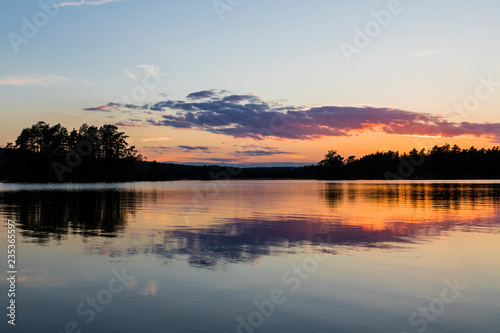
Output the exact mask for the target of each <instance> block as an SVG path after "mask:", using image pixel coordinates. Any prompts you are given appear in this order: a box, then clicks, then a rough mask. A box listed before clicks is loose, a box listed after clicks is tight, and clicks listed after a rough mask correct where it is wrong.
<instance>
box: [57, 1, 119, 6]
mask: <svg viewBox="0 0 500 333" xmlns="http://www.w3.org/2000/svg"><path fill="white" fill-rule="evenodd" d="M118 1H121V0H94V1H86V0H82V1H66V2H60V3H58V4H56V5H54V7H68V6H86V5H87V6H99V5H104V4H107V3H110V2H118Z"/></svg>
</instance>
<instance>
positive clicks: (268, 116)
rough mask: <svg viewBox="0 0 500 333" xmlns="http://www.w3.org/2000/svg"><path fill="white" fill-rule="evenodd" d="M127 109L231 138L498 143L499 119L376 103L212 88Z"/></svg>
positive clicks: (147, 121)
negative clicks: (374, 135) (313, 102)
mask: <svg viewBox="0 0 500 333" xmlns="http://www.w3.org/2000/svg"><path fill="white" fill-rule="evenodd" d="M124 107H125V106H124ZM126 107H127V108H140V109H141V110H150V111H154V112H155V113H157V115H156V116H153V117H152V118H145V119H144V124H145V125H155V126H164V127H170V128H178V129H195V130H200V131H206V132H210V133H215V134H221V135H227V136H232V137H235V138H253V139H258V140H261V139H265V138H275V139H293V140H314V139H318V138H322V137H335V136H351V135H357V134H359V133H363V132H378V133H385V134H394V135H418V136H435V137H444V138H453V137H457V136H464V135H471V136H475V137H489V138H491V139H493V140H496V141H497V142H500V123H470V122H452V121H450V120H448V119H447V117H446V116H443V115H435V114H430V113H423V112H411V111H407V110H402V109H395V108H384V107H375V106H359V107H354V106H333V105H325V106H310V107H307V106H306V107H299V106H287V105H283V104H281V103H278V102H267V101H263V100H261V99H260V98H259V97H256V96H253V95H232V94H228V92H227V91H217V90H205V91H199V92H195V93H191V94H189V95H188V96H187V100H184V101H182V100H181V101H173V100H166V101H161V102H157V103H155V104H147V105H143V106H139V105H128V106H126ZM90 109H92V108H89V109H88V110H90ZM134 118H137V116H135V117H134ZM249 150H261V149H249Z"/></svg>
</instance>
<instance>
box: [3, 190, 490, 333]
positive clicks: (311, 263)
mask: <svg viewBox="0 0 500 333" xmlns="http://www.w3.org/2000/svg"><path fill="white" fill-rule="evenodd" d="M0 220H1V221H2V224H1V226H2V227H1V235H2V238H0V241H1V244H2V246H1V248H2V250H1V252H0V260H1V262H2V266H1V267H2V271H1V272H0V277H1V282H0V288H1V290H2V291H1V293H2V295H4V296H3V298H2V299H3V300H4V301H2V304H3V305H2V308H3V309H4V310H3V313H2V317H3V318H4V320H3V321H2V323H1V324H0V325H1V326H0V327H2V330H4V328H6V327H7V326H10V325H8V324H7V320H8V317H6V313H7V311H8V310H7V309H6V307H7V306H9V304H8V301H7V296H6V295H7V291H8V289H9V286H10V284H9V283H10V282H9V281H7V278H8V277H9V275H8V274H7V268H6V265H5V264H6V263H7V244H8V243H7V238H6V235H7V225H8V223H7V221H8V220H13V221H15V222H16V229H15V230H16V269H17V271H18V273H17V276H16V286H15V288H16V291H15V294H16V295H15V305H16V321H15V323H16V327H15V331H17V332H52V333H56V332H57V333H59V332H104V333H105V332H221V333H224V332H245V333H249V332H288V333H290V332H342V333H348V332H363V333H364V332H371V333H373V332H383V333H388V332H394V333H401V332H408V333H410V332H424V331H425V332H429V333H431V332H454V333H458V332H464V333H465V332H467V333H470V332H498V328H499V327H500V260H499V259H498V254H499V253H500V182H499V181H406V182H404V181H401V182H398V181H394V182H384V181H353V182H322V181H276V180H273V181H271V180H269V181H268V180H260V181H221V182H197V181H182V182H158V183H124V184H49V185H35V184H0Z"/></svg>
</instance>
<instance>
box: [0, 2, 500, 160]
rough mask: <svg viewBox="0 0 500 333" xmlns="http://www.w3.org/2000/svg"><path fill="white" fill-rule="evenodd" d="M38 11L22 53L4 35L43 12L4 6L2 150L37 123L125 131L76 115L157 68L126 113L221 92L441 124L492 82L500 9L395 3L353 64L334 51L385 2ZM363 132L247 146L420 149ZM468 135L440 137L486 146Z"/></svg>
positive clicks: (186, 135)
mask: <svg viewBox="0 0 500 333" xmlns="http://www.w3.org/2000/svg"><path fill="white" fill-rule="evenodd" d="M41 2H42V3H47V4H51V5H53V4H58V5H59V7H57V8H55V9H54V8H52V10H57V13H56V14H55V15H54V16H53V17H49V18H48V22H47V24H46V25H43V24H42V26H41V27H39V28H38V32H37V33H35V34H34V36H33V37H32V38H31V37H30V38H26V40H27V43H25V44H24V43H23V44H19V45H18V51H19V52H17V53H16V52H15V48H13V47H12V43H11V42H10V40H9V36H10V38H12V34H16V35H17V36H21V37H23V33H22V28H23V26H24V25H25V22H24V21H23V18H26V19H27V20H28V21H30V22H33V17H34V15H35V16H36V15H38V17H42V18H43V14H39V13H40V12H41V11H43V10H42V8H41V6H40V1H31V0H24V1H14V0H6V1H4V10H3V11H2V13H0V21H1V23H0V27H1V28H0V29H1V35H2V38H0V49H1V53H0V60H1V63H2V66H1V68H0V101H1V108H2V110H1V113H2V122H1V124H0V143H1V144H4V143H6V142H7V141H13V140H15V137H16V135H17V134H18V133H19V132H20V130H21V129H22V128H23V127H27V126H29V125H31V124H33V123H34V122H36V121H38V120H45V121H47V122H49V123H57V122H61V123H62V124H63V125H65V126H67V127H70V128H71V127H74V126H79V124H81V123H83V122H89V123H96V124H101V123H104V122H116V123H123V124H126V122H127V120H129V119H128V118H129V117H131V113H130V112H127V111H126V110H125V112H123V109H122V110H118V111H117V110H113V111H117V112H113V113H112V114H111V113H109V112H102V113H99V112H89V111H84V109H85V108H92V107H98V106H102V105H106V104H107V103H109V102H113V103H121V104H125V103H124V101H123V99H124V98H123V95H124V94H125V95H127V94H130V93H131V92H132V91H133V89H134V87H137V86H138V85H139V86H141V85H142V80H143V79H144V77H145V76H147V75H148V73H149V74H151V71H153V72H154V73H156V75H158V73H161V75H162V76H161V78H162V79H161V80H160V81H161V82H160V83H159V84H158V86H157V87H155V89H150V90H148V91H147V95H146V96H143V97H144V98H142V96H141V98H140V100H134V101H133V102H135V103H134V104H137V105H143V104H146V103H155V102H159V101H163V100H167V99H169V100H170V99H172V100H183V99H185V97H186V96H187V95H188V94H190V93H192V92H197V91H205V90H213V89H216V90H228V91H230V92H231V93H233V94H242V95H243V94H253V95H254V96H258V97H259V99H260V100H262V101H266V102H269V101H273V103H278V102H279V103H281V104H283V105H287V106H289V105H293V106H294V107H295V108H300V107H308V108H309V107H314V106H324V105H333V106H346V107H361V106H370V107H381V108H395V109H399V110H405V111H409V112H417V113H430V114H446V113H449V112H450V110H451V108H452V106H453V105H454V104H456V103H460V102H462V101H463V100H464V99H465V98H467V97H468V96H470V95H471V94H474V91H475V88H476V86H477V85H478V82H479V81H478V78H479V77H485V78H487V77H488V76H491V77H492V78H493V79H492V80H497V81H499V82H500V68H499V62H498V59H499V58H500V45H499V44H498V43H496V40H497V38H498V36H499V35H500V23H499V21H498V13H499V12H500V3H499V2H498V1H493V0H489V1H486V0H482V1H475V2H472V1H456V0H455V1H431V0H420V1H417V0H413V1H410V0H407V1H403V0H402V1H400V5H399V7H398V8H399V9H400V10H399V12H398V13H397V14H392V15H391V21H390V23H389V24H388V25H387V26H386V27H382V28H381V30H380V33H377V34H376V36H375V37H372V38H370V44H369V45H368V46H366V47H365V48H363V49H361V51H360V53H359V54H355V55H353V56H352V59H351V61H350V62H348V61H347V60H346V58H345V56H344V54H343V53H342V50H341V47H340V46H341V45H342V43H349V44H352V45H354V41H353V40H354V37H355V34H356V33H355V28H356V27H359V28H360V29H364V28H365V27H366V25H367V24H369V23H370V22H373V20H374V17H373V15H372V14H371V13H372V12H373V11H375V12H380V11H381V10H387V8H388V6H389V4H390V3H391V1H379V0H376V1H375V0H374V1H368V0H365V1H361V0H353V1H332V0H330V1H326V0H313V1H295V0H287V1H285V0H275V1H262V0H261V1H258V0H253V1H249V0H242V1H241V2H240V3H239V4H237V3H238V1H233V2H228V1H227V0H221V2H222V3H226V5H227V6H230V7H231V8H232V10H231V11H226V12H224V14H223V18H224V19H223V20H221V19H220V17H219V15H218V12H217V10H216V9H215V6H214V1H212V0H191V1H172V0H170V1H169V0H162V1H160V0H123V1H107V2H106V1H102V0H96V1H84V2H83V3H82V1H80V0H75V1H64V0H61V1H57V2H56V1H41ZM99 3H101V4H99ZM228 3H233V4H236V5H235V6H232V5H229V4H228ZM77 4H79V5H77ZM226 8H227V7H226ZM23 38H24V37H23ZM142 65H144V66H142ZM148 70H149V72H148ZM167 73H168V75H167ZM495 78H497V79H495ZM495 82H496V81H495ZM499 106H500V94H499V93H497V92H496V90H495V91H494V92H493V93H491V94H490V96H488V98H487V99H484V100H481V103H480V105H478V106H477V107H474V110H473V112H468V114H467V119H463V117H462V119H455V121H464V120H466V121H469V122H473V123H478V124H479V123H481V124H482V123H486V122H490V123H498V122H500V119H499V116H498V112H497V111H498V107H499ZM165 112H167V113H168V112H174V111H172V110H165ZM135 116H137V115H134V117H135ZM126 131H127V133H129V134H130V135H131V140H132V141H133V142H134V143H135V144H137V143H140V142H141V140H144V139H146V140H147V139H148V138H149V139H151V138H152V137H149V136H151V135H150V134H154V136H155V137H158V138H168V141H169V142H163V143H162V145H163V146H165V145H168V146H172V149H173V148H174V147H178V146H180V145H187V144H189V145H192V146H200V145H203V143H207V145H209V146H211V147H213V148H214V149H213V151H214V154H215V155H213V156H214V158H222V157H227V158H228V159H229V157H228V156H230V155H231V154H232V151H231V150H230V149H227V146H228V145H232V146H235V145H240V144H241V143H240V142H239V141H238V140H239V139H238V138H235V137H228V136H224V135H221V134H214V133H213V131H211V132H210V131H208V132H209V133H205V132H204V131H203V130H200V128H195V129H192V130H190V131H186V130H182V131H181V130H179V129H176V128H171V127H166V126H164V127H161V128H158V126H151V127H144V126H143V127H131V128H129V129H126ZM495 131H496V129H495ZM415 134H420V133H415ZM466 134H467V133H466ZM359 135H360V136H361V137H362V138H358V137H357V136H358V135H356V138H352V137H351V139H352V140H347V139H348V138H335V137H334V138H325V139H324V140H319V139H315V140H314V142H302V141H300V142H297V141H293V140H291V139H286V140H283V139H282V138H281V139H276V138H274V139H273V138H271V139H266V140H265V141H266V142H261V141H262V140H256V141H255V142H254V143H252V142H250V143H249V142H245V143H244V144H245V145H252V144H255V145H262V146H272V147H273V148H279V150H280V151H286V152H287V153H288V152H293V153H297V154H296V156H295V157H294V156H292V154H286V155H284V154H276V155H275V156H268V155H266V157H265V158H266V159H265V160H262V161H273V160H272V158H273V157H274V160H279V159H283V158H284V157H286V158H287V159H288V160H289V161H292V160H294V161H299V162H302V161H303V162H308V161H315V160H317V159H318V158H320V157H321V154H322V153H323V152H324V151H325V150H327V149H329V148H330V147H331V146H335V145H337V146H338V147H339V150H341V151H342V147H346V148H345V153H346V154H347V153H348V151H347V150H351V151H352V150H354V151H355V153H359V154H362V153H366V152H368V151H369V150H374V149H375V150H376V149H378V148H387V147H389V148H391V149H398V148H401V149H403V148H407V147H410V146H412V145H413V146H416V145H418V142H415V140H414V139H409V138H408V137H403V138H398V137H395V136H394V135H392V136H391V135H387V133H384V134H383V135H381V136H377V137H376V138H375V139H374V138H372V136H373V133H371V134H366V133H364V134H363V133H360V134H359ZM367 135H368V137H367ZM472 136H473V137H472V138H471V137H467V135H466V136H463V135H462V136H461V137H448V138H445V139H443V140H444V141H453V140H458V141H457V142H460V143H463V144H467V143H469V142H472V143H474V142H476V145H487V144H488V143H489V142H491V140H489V139H488V138H480V137H477V135H476V134H474V133H472ZM269 140H270V141H269ZM436 140H437V141H439V142H438V143H441V141H442V140H441V141H440V138H436ZM474 140H478V141H474ZM145 142H151V141H145ZM374 142H376V143H374ZM395 142H396V143H397V142H402V144H395ZM363 143H365V144H363ZM307 144H309V145H307ZM146 145H147V144H146ZM224 145H225V146H224ZM139 146H140V145H139ZM379 146H380V147H379ZM306 147H309V148H306ZM237 151H241V149H240V150H237ZM169 154H170V156H171V157H172V158H169V157H165V158H163V159H164V160H172V159H174V160H176V161H195V160H196V158H198V157H199V156H198V155H197V156H193V155H189V151H186V152H180V151H179V152H172V151H170V152H169ZM146 155H147V154H146ZM216 155H217V156H216ZM293 158H295V159H293ZM259 161H261V160H259Z"/></svg>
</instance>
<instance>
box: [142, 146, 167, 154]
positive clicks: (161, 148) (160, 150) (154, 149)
mask: <svg viewBox="0 0 500 333" xmlns="http://www.w3.org/2000/svg"><path fill="white" fill-rule="evenodd" d="M141 150H147V151H150V152H153V153H163V152H166V151H171V150H172V147H165V146H142V147H141Z"/></svg>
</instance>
